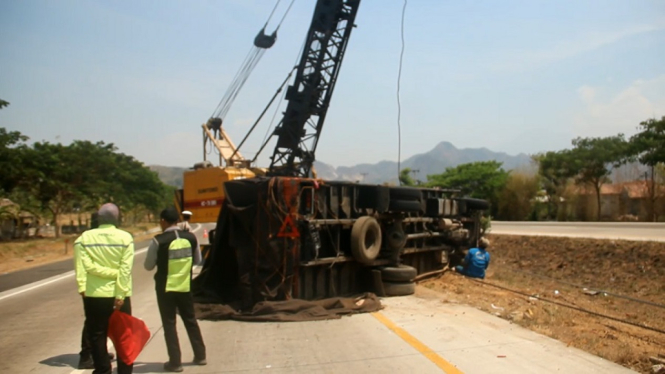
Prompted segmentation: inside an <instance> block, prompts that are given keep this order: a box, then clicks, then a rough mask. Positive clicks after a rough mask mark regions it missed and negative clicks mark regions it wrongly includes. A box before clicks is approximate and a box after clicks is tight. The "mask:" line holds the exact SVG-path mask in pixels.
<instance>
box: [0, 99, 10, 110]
mask: <svg viewBox="0 0 665 374" xmlns="http://www.w3.org/2000/svg"><path fill="white" fill-rule="evenodd" d="M6 106H9V102H7V101H4V100H2V99H0V109H2V108H4V107H6Z"/></svg>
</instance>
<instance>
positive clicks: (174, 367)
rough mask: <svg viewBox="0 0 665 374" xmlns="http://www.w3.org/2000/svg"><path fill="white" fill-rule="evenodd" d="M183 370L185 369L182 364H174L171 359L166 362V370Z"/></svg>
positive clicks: (176, 371) (174, 371)
mask: <svg viewBox="0 0 665 374" xmlns="http://www.w3.org/2000/svg"><path fill="white" fill-rule="evenodd" d="M183 370H185V369H183V368H182V365H174V364H172V363H171V361H168V362H165V363H164V371H169V372H172V373H180V372H182V371H183Z"/></svg>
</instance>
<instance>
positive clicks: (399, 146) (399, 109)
mask: <svg viewBox="0 0 665 374" xmlns="http://www.w3.org/2000/svg"><path fill="white" fill-rule="evenodd" d="M407 1H408V0H404V6H403V7H402V26H401V38H402V50H401V51H400V54H399V70H398V72H397V180H398V181H399V184H400V186H401V185H402V181H401V180H400V178H399V176H400V168H401V163H402V123H401V121H402V103H401V102H400V97H399V96H400V89H401V81H402V61H403V59H404V14H405V13H406V3H407Z"/></svg>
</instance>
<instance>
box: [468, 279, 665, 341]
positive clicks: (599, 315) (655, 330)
mask: <svg viewBox="0 0 665 374" xmlns="http://www.w3.org/2000/svg"><path fill="white" fill-rule="evenodd" d="M469 279H471V280H473V281H474V282H476V283H479V284H486V285H488V286H492V287H495V288H499V289H502V290H505V291H509V292H512V293H516V294H518V295H522V296H526V297H533V298H535V299H538V300H540V301H544V302H547V303H551V304H554V305H558V306H562V307H564V308H569V309H573V310H576V311H578V312H582V313H587V314H590V315H593V316H596V317H601V318H606V319H609V320H612V321H615V322H621V323H625V324H627V325H631V326H635V327H639V328H642V329H645V330H650V331H653V332H658V333H661V334H665V330H661V329H659V328H656V327H651V326H646V325H642V324H639V323H636V322H631V321H626V320H624V319H621V318H617V317H612V316H609V315H606V314H602V313H598V312H594V311H592V310H588V309H584V308H580V307H578V306H574V305H568V304H564V303H560V302H558V301H554V300H550V299H544V298H542V297H540V296H535V295H529V294H527V293H524V292H522V291H517V290H513V289H511V288H508V287H504V286H500V285H498V284H494V283H490V282H488V281H481V280H478V279H473V278H469Z"/></svg>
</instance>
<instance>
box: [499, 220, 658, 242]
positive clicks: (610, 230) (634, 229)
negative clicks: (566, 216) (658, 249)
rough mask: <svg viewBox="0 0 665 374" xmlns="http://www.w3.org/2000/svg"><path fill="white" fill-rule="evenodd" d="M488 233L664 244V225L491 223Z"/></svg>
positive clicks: (628, 223)
mask: <svg viewBox="0 0 665 374" xmlns="http://www.w3.org/2000/svg"><path fill="white" fill-rule="evenodd" d="M490 233H492V234H509V235H543V236H568V237H579V238H596V239H623V240H649V241H659V242H663V241H665V223H645V222H506V221H492V230H491V231H490Z"/></svg>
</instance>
